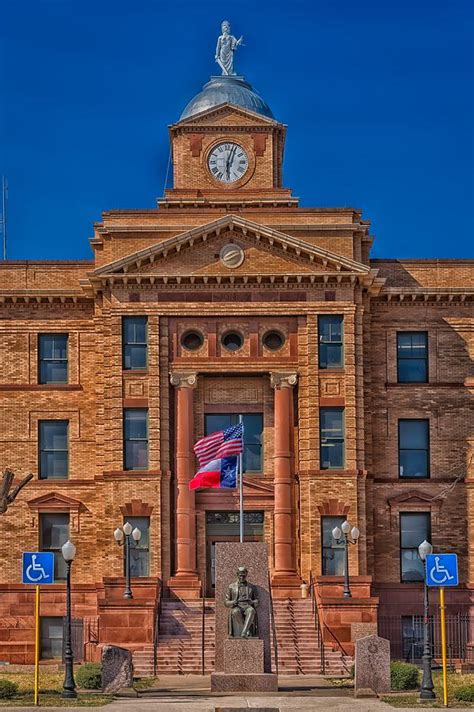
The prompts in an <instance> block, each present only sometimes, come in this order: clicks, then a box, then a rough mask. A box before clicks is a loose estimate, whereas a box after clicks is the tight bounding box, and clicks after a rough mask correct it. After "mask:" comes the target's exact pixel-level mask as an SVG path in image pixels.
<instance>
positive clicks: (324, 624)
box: [310, 571, 350, 672]
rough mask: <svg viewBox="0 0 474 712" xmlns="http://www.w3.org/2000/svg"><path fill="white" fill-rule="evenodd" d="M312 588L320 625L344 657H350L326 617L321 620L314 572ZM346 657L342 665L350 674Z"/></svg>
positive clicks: (311, 573)
mask: <svg viewBox="0 0 474 712" xmlns="http://www.w3.org/2000/svg"><path fill="white" fill-rule="evenodd" d="M310 586H312V590H313V591H314V604H315V606H316V611H317V612H318V620H319V623H320V625H321V624H322V626H323V628H324V630H327V632H328V633H329V635H330V636H331V638H332V639H333V640H334V642H335V643H336V645H337V647H338V648H339V651H340V652H341V653H342V655H343V656H344V657H350V655H349V653H348V652H347V650H346V649H345V648H344V646H343V644H342V643H341V641H340V640H339V638H338V637H337V636H336V635H335V634H334V633H333V631H332V630H331V628H330V627H329V626H328V624H327V623H326V621H325V620H324V617H323V616H322V615H321V618H319V604H318V596H317V593H316V586H315V585H314V577H313V572H312V571H311V572H310ZM323 645H324V643H323ZM344 657H343V659H342V664H343V665H344V667H345V669H346V671H347V672H349V667H348V666H347V664H346V662H345V660H344Z"/></svg>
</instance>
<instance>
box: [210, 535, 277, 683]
mask: <svg viewBox="0 0 474 712" xmlns="http://www.w3.org/2000/svg"><path fill="white" fill-rule="evenodd" d="M239 566H245V567H246V568H247V569H248V576H247V578H248V581H249V583H251V584H253V585H254V586H256V587H257V591H258V601H259V605H258V607H257V620H258V633H259V637H258V638H246V639H242V638H230V637H229V630H228V626H229V609H228V608H226V607H225V605H224V601H225V596H226V593H227V590H228V587H229V584H231V583H233V582H234V581H235V580H236V578H237V569H238V567H239ZM270 635H271V628H270V591H269V580H268V552H267V546H266V544H260V543H253V542H249V543H246V544H239V543H230V542H223V543H219V544H216V667H215V670H216V671H215V672H214V673H213V674H212V675H211V689H212V690H213V691H214V692H272V691H273V692H274V691H276V690H277V689H278V680H277V676H276V675H275V674H272V665H271V650H270Z"/></svg>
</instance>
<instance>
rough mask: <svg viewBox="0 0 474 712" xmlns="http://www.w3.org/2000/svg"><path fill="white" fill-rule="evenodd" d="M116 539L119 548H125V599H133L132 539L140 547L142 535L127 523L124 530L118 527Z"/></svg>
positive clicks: (115, 532)
mask: <svg viewBox="0 0 474 712" xmlns="http://www.w3.org/2000/svg"><path fill="white" fill-rule="evenodd" d="M114 538H115V541H116V542H117V544H118V545H119V546H124V547H125V591H124V592H123V597H124V598H133V593H132V589H131V587H130V546H131V539H133V542H134V545H135V546H138V542H139V541H140V539H141V538H142V533H141V531H140V529H139V528H138V527H135V529H132V525H131V524H130V522H125V524H124V525H123V527H122V528H120V527H118V528H117V529H116V530H115V531H114Z"/></svg>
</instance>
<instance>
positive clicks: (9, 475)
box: [0, 469, 33, 514]
mask: <svg viewBox="0 0 474 712" xmlns="http://www.w3.org/2000/svg"><path fill="white" fill-rule="evenodd" d="M14 478H15V473H14V472H12V471H11V470H8V469H7V470H5V471H4V473H3V475H2V482H1V484H0V514H5V512H6V511H7V509H8V507H9V505H10V504H13V502H14V501H15V499H16V498H17V496H18V494H19V492H20V491H21V490H22V489H23V487H24V486H25V485H27V484H28V482H29V481H30V480H31V479H32V478H33V475H32V474H31V473H30V474H29V475H26V477H24V478H23V479H22V480H21V482H19V483H18V484H17V485H16V486H15V487H14V488H13V490H12V491H11V492H10V490H11V488H12V485H13V481H14Z"/></svg>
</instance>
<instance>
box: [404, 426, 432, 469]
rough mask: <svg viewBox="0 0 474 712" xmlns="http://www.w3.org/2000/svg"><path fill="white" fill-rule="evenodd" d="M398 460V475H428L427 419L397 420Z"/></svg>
mask: <svg viewBox="0 0 474 712" xmlns="http://www.w3.org/2000/svg"><path fill="white" fill-rule="evenodd" d="M398 462H399V473H400V477H420V478H422V477H429V475H430V423H429V420H411V419H409V420H399V421H398Z"/></svg>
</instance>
